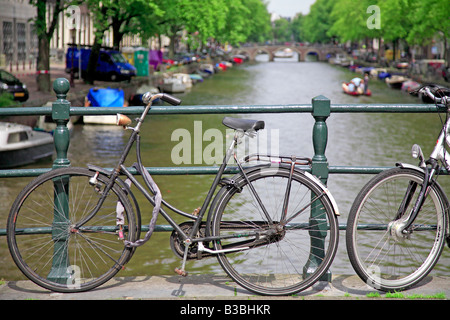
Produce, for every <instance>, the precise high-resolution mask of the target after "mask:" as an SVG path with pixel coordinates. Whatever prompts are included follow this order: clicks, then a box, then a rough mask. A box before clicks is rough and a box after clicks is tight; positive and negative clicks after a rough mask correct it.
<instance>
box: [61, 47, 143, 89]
mask: <svg viewBox="0 0 450 320" xmlns="http://www.w3.org/2000/svg"><path fill="white" fill-rule="evenodd" d="M80 52H81V62H80V61H79V58H80ZM90 55H91V48H81V49H80V50H79V49H78V48H76V47H70V48H69V49H68V50H67V53H66V72H67V73H70V72H71V69H72V67H73V69H74V70H73V71H74V72H75V73H78V69H79V66H81V76H82V77H83V78H84V75H85V72H86V71H87V68H88V63H89V57H90ZM135 75H136V68H135V67H134V66H132V65H131V64H130V63H128V61H127V60H126V59H125V57H124V56H123V55H122V54H121V53H120V52H119V51H116V50H106V49H101V50H100V53H99V56H98V61H97V69H96V78H97V79H98V80H109V81H120V80H130V79H131V78H132V77H134V76H135Z"/></svg>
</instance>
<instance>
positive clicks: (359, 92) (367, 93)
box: [342, 82, 372, 96]
mask: <svg viewBox="0 0 450 320" xmlns="http://www.w3.org/2000/svg"><path fill="white" fill-rule="evenodd" d="M349 84H350V83H348V82H343V83H342V90H343V91H344V93H346V94H348V95H351V96H361V95H364V96H371V95H372V91H370V89H367V90H366V91H365V92H364V91H363V90H353V91H352V90H350V89H349Z"/></svg>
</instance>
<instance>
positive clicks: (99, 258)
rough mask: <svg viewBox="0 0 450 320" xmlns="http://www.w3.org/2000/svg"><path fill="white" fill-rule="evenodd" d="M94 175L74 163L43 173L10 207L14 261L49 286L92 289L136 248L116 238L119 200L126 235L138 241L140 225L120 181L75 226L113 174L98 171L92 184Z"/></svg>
mask: <svg viewBox="0 0 450 320" xmlns="http://www.w3.org/2000/svg"><path fill="white" fill-rule="evenodd" d="M94 175H95V172H93V171H90V170H88V169H85V168H71V167H69V168H61V169H56V170H52V171H50V172H48V173H45V174H43V175H41V176H39V177H37V178H36V179H35V180H33V181H32V182H30V183H29V184H28V186H26V187H25V188H24V189H23V190H22V191H21V192H20V194H19V195H18V197H17V199H16V200H15V201H14V203H13V206H12V208H11V211H10V213H9V217H8V224H7V241H8V246H9V250H10V253H11V256H12V258H13V260H14V262H15V263H16V265H17V266H18V267H19V269H20V270H21V271H22V272H23V274H24V275H25V276H27V277H28V278H29V279H30V280H32V281H33V282H35V283H36V284H38V285H40V286H42V287H44V288H46V289H49V290H51V291H56V292H65V293H67V292H81V291H87V290H90V289H93V288H95V287H97V286H99V285H101V284H103V283H105V282H106V281H108V280H109V279H111V278H112V277H113V276H114V275H115V274H116V273H117V272H118V271H119V270H121V269H122V267H123V265H124V264H125V263H126V262H127V261H128V260H129V257H130V255H131V253H132V249H130V248H126V247H125V246H124V243H123V241H122V240H119V239H118V226H117V224H116V206H117V205H118V202H120V203H121V204H122V206H123V208H124V214H123V217H124V230H123V233H124V239H126V240H129V241H135V239H136V231H137V229H136V228H137V227H136V225H135V217H134V213H133V211H132V207H131V204H130V202H129V200H128V198H127V196H126V195H125V193H124V192H123V191H122V189H121V188H120V187H119V186H118V185H117V184H115V185H113V187H112V189H111V190H110V191H109V193H108V196H107V198H106V200H105V202H104V203H103V204H102V206H101V208H100V210H99V211H98V213H97V214H96V215H95V216H94V217H93V218H92V219H91V220H90V221H89V222H87V223H86V224H85V225H83V226H82V227H81V228H79V229H75V228H74V225H75V223H76V222H77V221H80V220H81V219H82V218H84V216H85V214H86V213H87V212H89V211H90V210H92V209H93V208H94V207H95V205H96V203H97V200H98V198H99V197H100V193H101V192H102V190H103V188H104V185H105V183H106V182H107V181H108V179H109V178H107V177H106V176H104V175H101V174H99V175H98V177H97V183H96V185H94V186H93V185H91V184H90V183H89V179H90V178H92V177H93V176H94ZM65 199H68V201H67V202H65V201H64V200H65ZM63 203H66V204H63ZM100 226H101V227H100Z"/></svg>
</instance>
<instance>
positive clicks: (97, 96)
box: [83, 88, 127, 125]
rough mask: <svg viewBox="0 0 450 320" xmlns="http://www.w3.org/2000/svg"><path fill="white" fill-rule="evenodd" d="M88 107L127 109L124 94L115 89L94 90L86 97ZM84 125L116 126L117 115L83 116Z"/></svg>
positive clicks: (120, 90)
mask: <svg viewBox="0 0 450 320" xmlns="http://www.w3.org/2000/svg"><path fill="white" fill-rule="evenodd" d="M85 106H86V107H90V108H91V107H93V108H97V107H99V108H101V107H119V108H120V107H126V106H127V103H126V102H125V97H124V92H123V90H122V89H114V88H92V89H90V90H89V93H88V95H87V97H86V103H85ZM83 122H84V124H114V125H115V124H116V116H115V115H93V116H86V115H85V116H83Z"/></svg>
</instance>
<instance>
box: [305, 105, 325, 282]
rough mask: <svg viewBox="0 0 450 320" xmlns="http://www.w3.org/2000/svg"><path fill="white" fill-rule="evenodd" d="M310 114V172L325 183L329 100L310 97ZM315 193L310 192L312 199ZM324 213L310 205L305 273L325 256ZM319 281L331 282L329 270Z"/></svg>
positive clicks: (320, 208) (317, 264) (321, 209)
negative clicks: (311, 132)
mask: <svg viewBox="0 0 450 320" xmlns="http://www.w3.org/2000/svg"><path fill="white" fill-rule="evenodd" d="M312 109H313V111H312V116H313V117H314V120H315V123H314V127H313V134H312V140H313V147H314V156H313V158H312V166H311V173H312V174H313V175H315V176H317V177H318V178H319V179H320V180H321V181H322V182H323V183H324V184H325V185H326V184H327V180H328V171H329V170H328V160H327V157H326V156H325V150H326V147H327V141H328V128H327V124H326V123H325V121H326V120H327V118H328V117H329V116H330V113H331V103H330V100H329V99H328V98H326V97H324V96H318V97H315V98H313V99H312ZM315 197H316V195H314V194H312V195H311V198H312V199H314V198H315ZM323 215H324V209H323V207H317V206H312V208H311V216H310V219H309V224H310V225H313V226H315V228H314V230H311V231H310V232H309V233H310V241H311V249H310V256H309V259H308V263H307V264H306V266H305V267H304V272H305V273H310V272H311V270H314V269H315V268H317V266H319V264H320V263H321V262H322V260H323V258H324V257H325V237H326V236H327V220H326V217H324V216H323ZM320 280H321V281H328V282H331V271H330V270H328V272H327V273H326V274H325V275H324V276H322V278H321V279H320Z"/></svg>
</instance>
